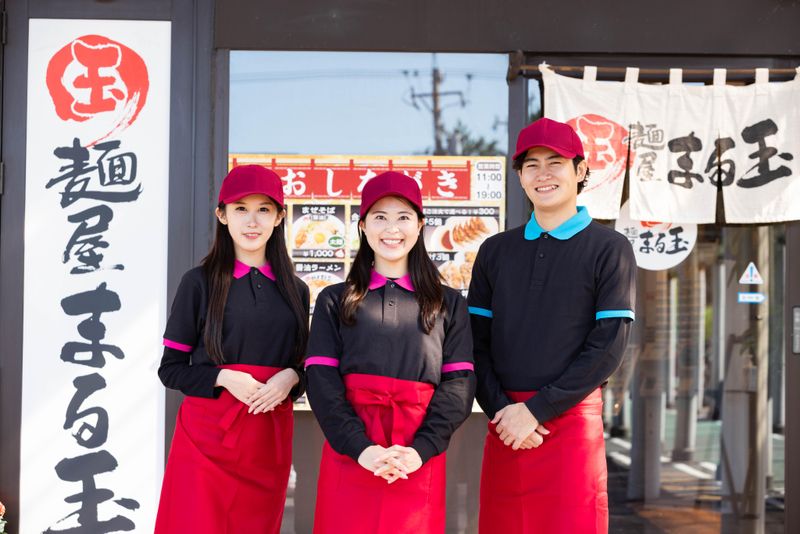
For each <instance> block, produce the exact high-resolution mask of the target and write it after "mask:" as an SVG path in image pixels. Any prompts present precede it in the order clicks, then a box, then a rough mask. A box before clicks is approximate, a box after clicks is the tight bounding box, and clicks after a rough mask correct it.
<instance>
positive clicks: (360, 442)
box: [341, 434, 375, 463]
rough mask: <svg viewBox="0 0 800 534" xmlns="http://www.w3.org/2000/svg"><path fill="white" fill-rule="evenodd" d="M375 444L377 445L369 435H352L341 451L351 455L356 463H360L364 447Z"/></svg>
mask: <svg viewBox="0 0 800 534" xmlns="http://www.w3.org/2000/svg"><path fill="white" fill-rule="evenodd" d="M373 445H375V443H374V442H373V441H372V440H370V439H369V438H368V437H367V436H365V435H363V434H359V435H356V436H353V437H351V438H350V439H349V440H348V442H347V445H345V448H344V450H343V451H341V453H342V454H344V455H346V456H349V457H350V458H352V459H353V460H354V461H355V462H356V463H358V457H359V456H361V453H362V452H364V449H366V448H367V447H371V446H373Z"/></svg>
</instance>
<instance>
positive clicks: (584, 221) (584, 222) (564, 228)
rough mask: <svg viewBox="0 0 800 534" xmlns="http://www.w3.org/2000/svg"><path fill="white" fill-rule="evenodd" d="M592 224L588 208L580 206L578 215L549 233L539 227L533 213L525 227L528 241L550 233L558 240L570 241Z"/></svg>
mask: <svg viewBox="0 0 800 534" xmlns="http://www.w3.org/2000/svg"><path fill="white" fill-rule="evenodd" d="M591 222H592V218H591V217H590V216H589V212H588V211H587V210H586V207H585V206H578V213H576V214H575V215H573V216H572V217H570V218H569V219H567V220H566V221H564V222H563V223H561V224H560V225H559V226H558V228H555V229H553V230H551V231H550V232H547V231H546V230H545V229H544V228H542V227H541V226H539V223H538V222H536V217H534V214H533V213H531V220H530V221H528V224H526V225H525V239H527V240H528V241H533V240H534V239H538V238H539V236H540V235H542V234H544V233H548V234H550V235H551V236H553V237H555V238H556V239H561V240H565V239H569V238H570V237H572V236H574V235H575V234H577V233H578V232H580V231H581V230H583V229H584V228H586V227H587V226H589V223H591Z"/></svg>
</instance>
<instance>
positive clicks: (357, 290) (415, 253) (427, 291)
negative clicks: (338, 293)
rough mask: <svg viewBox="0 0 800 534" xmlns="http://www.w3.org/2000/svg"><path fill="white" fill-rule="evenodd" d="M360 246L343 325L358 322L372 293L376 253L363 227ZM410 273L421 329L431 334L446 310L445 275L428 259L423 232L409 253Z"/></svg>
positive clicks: (344, 297) (345, 299) (343, 307)
mask: <svg viewBox="0 0 800 534" xmlns="http://www.w3.org/2000/svg"><path fill="white" fill-rule="evenodd" d="M398 198H400V197H398ZM401 200H403V201H404V202H406V204H408V205H409V206H411V207H412V208H413V209H414V212H415V213H416V214H417V217H419V220H424V219H425V216H424V215H423V214H422V213H421V212H420V211H419V210H418V209H417V207H416V206H414V205H412V204H411V203H410V202H407V201H405V199H402V198H401ZM367 213H369V212H367ZM359 243H360V245H359V247H358V252H356V257H355V259H353V266H352V267H351V268H350V273H349V274H348V275H347V280H345V289H344V293H343V294H342V304H341V313H342V323H344V324H346V325H348V326H352V325H354V324H355V323H356V311H358V306H359V305H360V304H361V301H362V300H364V298H365V297H366V296H367V292H368V291H369V280H370V273H371V271H372V266H373V264H374V263H375V251H374V250H372V247H370V246H369V242H368V241H367V236H366V235H365V234H364V232H363V230H361V229H360V228H359ZM408 273H409V275H410V276H411V281H412V282H413V284H414V296H415V297H416V299H417V303H418V304H419V313H420V319H421V320H422V329H423V330H424V331H425V333H426V334H430V333H431V330H432V329H433V327H434V325H435V324H436V319H437V317H438V316H439V314H440V313H441V312H442V310H443V308H444V291H443V290H442V275H441V273H439V270H438V269H437V268H436V265H434V263H433V262H432V261H431V259H430V257H429V256H428V251H427V250H426V249H425V240H424V239H423V236H422V231H420V235H419V237H418V238H417V242H416V243H415V244H414V246H413V247H412V248H411V250H410V251H409V253H408Z"/></svg>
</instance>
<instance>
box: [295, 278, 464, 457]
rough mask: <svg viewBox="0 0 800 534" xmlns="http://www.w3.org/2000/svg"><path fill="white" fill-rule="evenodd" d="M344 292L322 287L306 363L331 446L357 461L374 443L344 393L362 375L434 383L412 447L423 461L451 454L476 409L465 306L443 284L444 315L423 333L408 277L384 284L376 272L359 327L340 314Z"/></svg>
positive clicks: (358, 317)
mask: <svg viewBox="0 0 800 534" xmlns="http://www.w3.org/2000/svg"><path fill="white" fill-rule="evenodd" d="M344 287H345V286H344V284H336V285H333V286H329V287H327V288H325V289H324V290H323V291H322V292H321V293H320V295H319V297H318V298H317V302H316V306H315V308H314V318H313V320H312V323H311V335H310V339H309V347H308V355H309V356H308V358H307V359H306V365H307V367H306V373H307V377H308V396H309V400H310V402H311V408H312V410H313V411H314V414H315V415H316V417H317V420H318V421H319V424H320V426H321V427H322V431H323V433H324V434H325V437H326V438H327V440H328V442H329V443H330V445H331V447H332V448H333V449H334V450H335V451H336V452H338V453H340V454H346V455H347V456H349V457H351V458H353V459H354V460H356V461H357V460H358V457H359V455H360V454H361V453H362V452H363V451H364V449H366V448H367V447H369V446H371V445H374V443H373V442H372V441H371V440H370V439H369V438H368V437H367V434H366V427H365V425H364V422H363V421H362V420H361V419H360V418H359V417H358V415H357V414H356V413H355V410H354V409H353V406H352V405H351V404H350V402H349V401H348V400H347V398H346V396H345V386H344V382H343V379H342V377H343V376H344V375H347V374H350V373H359V374H368V375H377V376H385V377H390V378H397V379H402V380H413V381H416V382H425V383H429V384H432V385H434V386H435V387H436V389H435V391H434V394H433V398H432V399H431V401H430V404H429V405H428V409H427V413H426V416H425V419H424V420H423V422H422V424H421V425H420V427H419V428H418V429H417V431H416V433H415V435H414V440H413V442H412V444H411V447H413V448H414V449H416V451H417V452H418V453H419V455H420V458H422V461H423V462H426V461H427V460H429V459H430V458H432V457H433V456H435V455H437V454H440V453H442V452H444V451H445V450H446V448H447V445H448V443H449V441H450V437H451V436H452V434H453V432H454V431H455V430H456V428H458V426H459V425H460V424H461V423H462V422H463V421H464V420H465V419H466V418H467V416H468V415H469V413H470V411H471V408H472V400H473V398H474V395H475V377H474V373H473V359H472V337H471V334H470V325H469V314H468V312H467V305H466V301H465V300H464V299H463V297H461V295H460V294H459V293H458V292H457V291H456V290H454V289H451V288H449V287H444V286H443V289H444V302H445V311H444V313H443V314H440V316H439V318H438V319H437V321H436V324H435V326H434V328H433V329H432V330H431V332H430V333H429V334H425V332H424V331H423V330H422V324H421V319H420V310H419V305H418V304H417V300H416V298H415V296H414V292H413V285H412V283H411V281H410V279H409V278H408V277H407V276H406V277H403V278H400V279H398V280H396V281H393V280H387V279H386V278H384V277H382V276H380V275H379V274H378V273H375V272H373V275H372V283H371V284H370V291H369V292H368V293H367V296H366V297H365V299H364V300H363V301H362V302H361V304H360V306H359V309H358V311H357V313H356V322H355V324H354V325H352V326H347V325H344V324H342V322H341V321H340V315H339V313H340V302H341V296H342V293H343V292H344Z"/></svg>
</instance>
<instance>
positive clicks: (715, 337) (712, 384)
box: [707, 255, 728, 419]
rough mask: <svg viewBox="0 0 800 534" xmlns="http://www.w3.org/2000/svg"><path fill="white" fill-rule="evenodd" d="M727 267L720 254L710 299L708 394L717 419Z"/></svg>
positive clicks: (720, 400)
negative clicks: (711, 315)
mask: <svg viewBox="0 0 800 534" xmlns="http://www.w3.org/2000/svg"><path fill="white" fill-rule="evenodd" d="M727 272H728V268H727V265H726V260H725V258H724V257H723V256H721V255H720V257H719V258H717V262H716V264H715V265H714V270H713V273H712V279H713V281H712V283H713V284H714V285H713V286H712V288H711V301H712V303H713V304H712V307H711V309H712V310H713V314H714V318H713V319H714V322H713V327H712V332H711V373H710V377H709V383H708V386H707V387H708V390H709V391H708V395H709V398H711V399H713V410H712V418H713V419H719V418H720V414H721V411H722V380H723V378H724V376H725V353H726V351H725V346H726V343H725V315H726V312H725V310H726V302H727V291H726V287H727V282H726V277H727Z"/></svg>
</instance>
